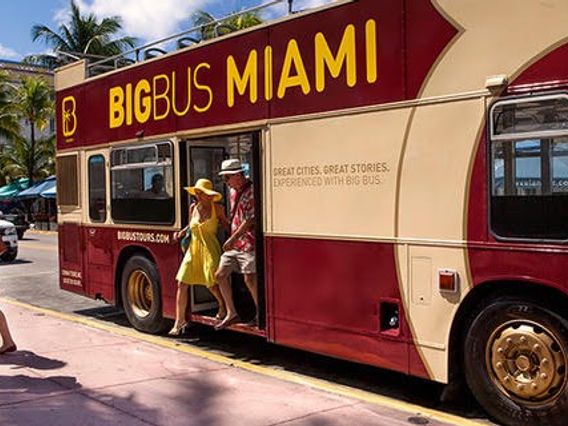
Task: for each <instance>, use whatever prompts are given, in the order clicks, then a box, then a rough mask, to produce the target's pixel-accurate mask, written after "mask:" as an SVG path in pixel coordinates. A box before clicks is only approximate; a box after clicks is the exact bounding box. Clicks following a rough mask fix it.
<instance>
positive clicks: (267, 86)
mask: <svg viewBox="0 0 568 426" xmlns="http://www.w3.org/2000/svg"><path fill="white" fill-rule="evenodd" d="M272 85H273V83H272V47H270V46H266V47H265V48H264V99H266V100H267V101H269V100H271V99H272V96H273V93H272V92H273V86H272Z"/></svg>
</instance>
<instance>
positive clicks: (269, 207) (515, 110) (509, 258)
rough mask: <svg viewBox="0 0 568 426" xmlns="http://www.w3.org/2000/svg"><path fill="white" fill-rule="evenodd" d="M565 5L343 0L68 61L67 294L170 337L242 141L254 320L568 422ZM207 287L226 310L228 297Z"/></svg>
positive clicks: (488, 403) (531, 418)
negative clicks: (201, 201) (192, 259)
mask: <svg viewBox="0 0 568 426" xmlns="http://www.w3.org/2000/svg"><path fill="white" fill-rule="evenodd" d="M276 3H278V2H276ZM567 22H568V2H566V1H564V0H549V1H546V2H542V1H523V2H519V1H514V0H500V1H489V0H476V1H453V0H341V1H337V2H334V3H332V4H330V5H327V6H323V7H320V8H317V9H314V10H310V11H305V12H302V13H296V14H292V15H290V16H286V17H283V18H280V19H277V20H275V21H272V22H269V23H265V24H262V25H259V26H257V27H254V28H252V29H248V30H243V31H239V32H236V33H232V34H226V35H221V36H220V37H218V38H215V39H213V40H208V41H201V42H197V41H198V40H197V39H193V38H192V37H188V36H187V34H185V35H182V36H180V37H179V39H178V40H177V41H178V44H179V47H180V48H179V49H178V50H172V51H171V52H166V53H165V54H162V55H160V56H157V57H154V58H150V56H152V55H153V54H155V53H156V51H157V49H156V47H148V49H147V50H146V51H145V53H146V55H144V56H146V57H147V58H146V59H145V60H142V59H140V56H141V55H142V54H143V53H144V51H143V50H142V49H137V50H136V51H134V52H131V53H130V55H131V56H130V57H128V56H126V57H117V58H111V59H110V60H108V59H107V60H103V61H99V62H95V63H87V62H86V61H79V62H75V63H72V64H70V65H67V66H64V67H62V68H60V69H59V70H58V71H57V72H56V76H55V82H56V90H57V109H58V112H57V114H58V119H57V120H58V121H57V122H58V130H57V131H58V134H57V136H58V138H57V148H58V153H57V174H58V179H57V184H58V188H57V194H58V209H59V210H58V212H59V216H58V221H59V260H60V282H61V288H63V289H65V290H69V291H73V292H76V293H80V294H84V295H86V296H89V297H95V298H102V299H104V300H105V301H107V302H108V303H112V304H116V305H119V306H122V307H123V308H124V310H125V312H126V314H127V316H128V319H129V321H130V322H131V323H132V325H133V326H134V327H135V328H137V329H138V330H142V331H145V332H150V333H160V332H162V331H164V330H165V327H166V326H167V325H168V319H171V318H173V317H174V312H175V291H176V286H175V280H174V277H175V274H176V271H177V268H178V266H179V264H180V261H181V252H180V249H179V247H178V245H177V244H174V243H173V233H174V232H175V231H177V230H179V229H181V228H182V227H183V226H184V225H185V224H186V223H187V220H188V213H187V212H188V196H187V194H186V193H185V191H183V187H184V186H187V185H189V184H190V183H192V182H195V180H196V179H198V178H202V177H206V178H209V179H212V180H213V182H214V186H215V188H216V190H217V191H220V192H222V193H225V188H224V187H223V184H222V182H221V181H220V179H219V177H218V171H219V168H220V164H221V162H222V161H223V160H224V159H227V158H239V159H240V160H241V161H242V163H243V164H244V165H245V167H246V171H247V174H248V176H249V177H250V178H251V180H252V181H253V183H254V195H255V203H256V206H255V208H256V231H255V232H256V239H257V244H258V246H257V251H256V257H257V265H258V287H259V311H260V312H259V316H260V321H259V326H258V327H249V326H245V325H242V324H236V325H233V326H231V329H232V330H233V331H235V332H244V333H253V334H257V335H259V336H263V337H264V338H266V339H267V340H269V341H271V342H274V343H278V344H281V345H286V346H291V347H295V348H301V349H304V350H307V351H313V352H317V353H321V354H325V355H329V356H334V357H338V358H342V359H346V360H352V361H358V362H362V363H366V364H370V365H375V366H379V367H382V368H388V369H392V370H396V371H399V372H402V373H405V374H409V375H414V376H419V377H423V378H427V379H430V380H434V381H437V382H441V383H453V382H456V383H460V382H462V381H463V382H464V383H467V385H468V386H469V388H470V389H471V391H472V392H473V394H474V395H475V397H476V398H477V399H478V401H479V402H480V404H481V405H482V406H483V407H484V408H485V409H486V410H487V411H488V412H489V413H490V415H491V416H493V417H494V418H496V419H497V420H498V421H500V422H502V423H504V424H508V425H513V424H514V425H536V424H543V425H544V424H547V425H561V424H562V425H563V424H565V421H566V418H567V414H568V372H567V360H568V268H567V264H568V246H567V240H568V68H566V61H567V60H568V26H567V25H566V23H567ZM188 40H189V42H190V43H189V44H190V45H188V46H185V45H184V43H186V44H187V41H188ZM184 46H185V47H184ZM134 55H136V57H134ZM107 68H111V69H107ZM157 175H160V176H161V178H162V181H163V185H164V186H163V190H162V191H161V195H160V196H155V195H153V194H152V191H151V188H152V182H153V180H154V179H155V176H157ZM226 198H227V197H225V200H226ZM219 237H220V238H223V236H222V235H220V236H219ZM232 284H233V291H234V293H235V298H236V301H237V305H238V310H239V313H240V316H241V317H242V318H243V319H247V318H251V317H252V316H254V314H255V312H254V305H253V304H252V302H251V300H250V298H248V297H247V296H248V294H247V292H246V290H244V286H243V283H242V278H241V277H239V276H238V275H235V276H233V277H232ZM190 300H191V303H190V307H189V309H188V312H187V318H188V319H189V320H191V321H193V322H198V323H204V324H210V325H213V324H215V319H214V318H213V315H214V313H215V311H216V310H215V303H214V301H213V300H212V299H211V298H210V297H209V296H208V294H207V292H206V291H202V289H200V288H199V287H193V288H192V289H191V298H190Z"/></svg>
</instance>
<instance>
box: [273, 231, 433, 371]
mask: <svg viewBox="0 0 568 426" xmlns="http://www.w3.org/2000/svg"><path fill="white" fill-rule="evenodd" d="M269 240H270V243H269V250H270V251H271V252H270V253H269V258H270V259H271V261H270V262H269V263H268V265H267V268H268V269H269V270H268V271H267V272H268V273H267V276H268V277H270V280H271V281H270V282H269V286H270V287H271V288H270V289H269V294H271V295H272V296H273V304H272V305H271V306H270V307H269V310H271V312H269V322H270V324H272V328H273V334H272V337H273V338H274V340H275V341H276V342H277V343H280V344H284V345H288V346H293V347H297V348H302V349H307V350H310V351H313V352H317V353H321V354H326V355H331V356H335V357H339V358H343V359H349V360H353V361H359V362H364V363H367V364H372V365H377V366H381V367H385V368H390V369H393V370H397V371H401V372H404V373H408V371H409V365H408V362H409V338H410V333H409V330H408V328H407V326H406V322H405V320H404V312H403V309H404V308H403V305H402V303H399V309H400V321H401V326H400V329H399V330H398V331H397V332H395V333H383V332H381V331H380V320H379V311H380V307H379V306H380V303H381V302H382V301H391V302H392V301H396V302H400V291H399V286H398V282H397V276H396V265H395V258H394V252H393V245H392V244H381V243H369V242H355V241H331V240H319V239H317V240H316V239H304V238H281V237H271V238H269ZM391 331H392V330H391ZM412 359H414V360H419V359H420V357H418V356H413V357H412ZM416 362H419V361H416ZM413 369H414V370H418V371H420V370H422V371H423V376H424V377H427V376H428V375H427V373H426V370H425V368H424V367H423V366H422V367H421V368H420V367H419V366H416V367H415V368H413Z"/></svg>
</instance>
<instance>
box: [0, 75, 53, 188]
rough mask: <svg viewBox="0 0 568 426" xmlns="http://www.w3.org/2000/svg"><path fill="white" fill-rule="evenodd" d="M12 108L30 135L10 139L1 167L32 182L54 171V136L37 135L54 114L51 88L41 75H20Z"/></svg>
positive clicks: (12, 174) (9, 173)
mask: <svg viewBox="0 0 568 426" xmlns="http://www.w3.org/2000/svg"><path fill="white" fill-rule="evenodd" d="M13 108H14V112H15V115H16V117H18V118H19V119H20V120H22V121H24V122H25V123H26V124H27V125H28V127H29V129H30V134H29V138H26V137H23V136H19V137H15V138H13V139H11V140H10V141H9V143H8V145H7V147H6V149H5V150H4V154H3V159H2V160H3V161H2V169H3V171H4V173H6V174H8V175H10V176H14V177H27V178H28V179H29V183H30V185H31V184H32V183H33V181H34V179H37V178H42V177H45V174H46V173H49V172H52V170H53V167H52V165H53V162H54V157H55V156H54V154H55V143H54V141H55V137H54V136H53V135H50V136H48V137H46V138H40V139H38V138H37V137H36V130H39V131H40V132H42V131H44V130H45V129H46V127H47V126H48V124H49V120H50V119H51V118H52V117H53V114H54V102H53V90H52V89H51V88H50V87H49V85H48V83H47V82H46V81H45V80H44V79H43V78H38V77H23V78H22V80H21V83H20V85H19V86H18V87H15V88H14V89H13Z"/></svg>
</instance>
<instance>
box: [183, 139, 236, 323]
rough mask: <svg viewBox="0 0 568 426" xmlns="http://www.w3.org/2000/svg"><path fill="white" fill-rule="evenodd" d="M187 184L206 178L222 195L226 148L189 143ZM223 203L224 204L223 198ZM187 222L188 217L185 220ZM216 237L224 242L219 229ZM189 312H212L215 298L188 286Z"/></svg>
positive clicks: (201, 287)
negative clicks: (221, 173) (222, 163)
mask: <svg viewBox="0 0 568 426" xmlns="http://www.w3.org/2000/svg"><path fill="white" fill-rule="evenodd" d="M187 153H188V158H187V160H188V161H187V164H188V169H189V170H188V173H187V176H188V178H189V179H188V182H187V186H189V185H193V184H194V183H195V182H196V181H197V179H200V178H207V179H209V180H211V182H213V188H214V189H215V191H217V192H219V193H220V194H224V191H225V189H224V187H223V180H222V179H221V178H220V176H219V174H218V173H219V168H220V167H221V162H222V161H223V160H224V159H225V158H227V151H226V147H225V146H223V145H220V144H219V143H214V142H210V143H203V142H201V143H200V142H198V141H195V142H191V143H190V144H189V145H188V151H187ZM222 202H223V203H226V201H225V197H223V201H222ZM187 221H189V217H188V218H187ZM217 237H218V238H219V241H224V240H225V239H226V235H225V233H224V232H223V230H222V229H221V228H219V232H218V235H217ZM190 302H191V312H193V313H201V312H206V311H209V310H212V309H214V308H215V307H216V303H215V298H214V297H213V296H212V295H211V293H209V291H208V290H207V288H205V287H204V286H200V285H194V286H190Z"/></svg>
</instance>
